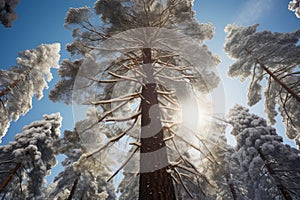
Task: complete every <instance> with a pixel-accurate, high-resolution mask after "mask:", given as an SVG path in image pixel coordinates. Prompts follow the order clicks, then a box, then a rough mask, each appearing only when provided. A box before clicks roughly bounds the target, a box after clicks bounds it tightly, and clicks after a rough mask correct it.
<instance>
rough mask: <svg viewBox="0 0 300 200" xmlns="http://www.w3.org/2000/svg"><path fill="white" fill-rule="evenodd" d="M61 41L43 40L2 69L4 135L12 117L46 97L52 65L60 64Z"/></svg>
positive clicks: (0, 107)
mask: <svg viewBox="0 0 300 200" xmlns="http://www.w3.org/2000/svg"><path fill="white" fill-rule="evenodd" d="M59 51H60V44H58V43H54V44H43V45H40V46H38V47H37V48H36V49H33V50H25V51H23V52H20V53H19V57H18V58H17V64H18V65H17V67H12V68H11V69H10V70H0V75H1V78H0V114H1V115H0V127H1V129H0V139H1V138H2V137H3V135H4V134H5V133H6V132H7V129H8V127H9V124H10V121H11V120H15V121H16V120H18V118H19V117H20V116H22V115H25V114H26V113H27V112H28V111H29V110H30V109H31V107H32V98H33V96H36V97H37V99H41V98H42V97H43V90H44V89H46V88H48V83H47V82H49V81H51V80H52V74H51V71H50V70H51V68H59V65H58V62H59V58H60V55H59Z"/></svg>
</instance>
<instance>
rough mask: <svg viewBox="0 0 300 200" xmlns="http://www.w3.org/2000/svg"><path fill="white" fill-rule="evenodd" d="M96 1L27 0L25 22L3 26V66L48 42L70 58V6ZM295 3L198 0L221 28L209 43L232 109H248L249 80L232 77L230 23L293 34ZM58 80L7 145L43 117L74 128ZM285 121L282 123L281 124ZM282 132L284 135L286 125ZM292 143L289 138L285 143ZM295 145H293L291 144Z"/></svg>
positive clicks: (201, 11) (14, 128) (200, 10)
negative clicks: (57, 95) (52, 97)
mask: <svg viewBox="0 0 300 200" xmlns="http://www.w3.org/2000/svg"><path fill="white" fill-rule="evenodd" d="M93 3H94V1H93V0H28V1H26V0H21V2H20V4H19V5H18V6H17V10H16V11H17V13H18V16H19V18H18V19H17V20H16V21H15V22H14V23H13V27H12V28H8V29H7V28H4V26H0V44H1V45H0V51H1V59H0V67H1V68H2V69H7V68H9V67H10V66H13V65H15V63H16V62H15V59H16V57H17V55H18V52H20V51H23V50H26V49H33V48H35V47H37V46H38V45H40V44H42V43H53V42H59V43H61V45H62V51H61V60H62V59H65V58H68V57H69V54H68V53H67V52H66V51H65V50H64V49H65V45H66V44H67V43H70V42H72V40H73V39H72V37H71V34H72V33H71V31H70V30H67V29H65V28H64V26H63V24H64V18H65V16H66V12H67V11H68V9H69V8H70V7H80V6H85V5H88V6H93ZM288 3H289V0H226V1H220V0H195V4H194V8H195V10H196V12H197V18H198V20H199V21H200V22H203V23H206V22H211V23H212V24H213V25H214V26H215V27H216V30H215V31H216V34H215V37H214V38H213V39H212V41H209V42H207V44H208V46H209V48H210V50H211V51H212V52H213V53H214V54H218V55H219V56H220V57H221V60H222V63H221V64H220V65H219V73H220V75H221V78H222V85H223V87H224V92H225V96H226V110H227V109H228V108H229V107H231V105H233V104H234V103H239V104H242V105H246V93H245V92H246V87H247V82H245V83H243V84H240V82H239V80H238V79H230V78H228V77H227V76H226V71H227V69H228V66H229V65H230V63H232V61H231V60H230V59H229V58H227V57H226V55H225V53H224V51H223V44H224V41H225V33H224V28H225V26H226V25H227V24H229V23H237V24H240V25H252V24H255V23H259V24H260V26H259V30H271V31H276V32H291V31H295V30H297V29H299V28H300V19H297V18H296V16H295V14H294V13H293V12H291V11H289V10H288V9H287V7H288ZM53 74H54V79H53V81H52V82H51V83H50V84H49V86H50V88H49V89H48V90H47V91H46V92H45V95H44V98H43V99H42V100H40V101H37V100H36V99H34V102H33V109H31V110H30V112H29V113H28V114H27V115H26V116H23V117H20V119H19V120H18V121H17V122H16V123H14V122H13V123H11V126H10V128H9V131H8V133H7V136H5V137H4V138H3V144H5V143H7V142H8V141H12V140H13V136H14V135H15V134H16V133H20V132H21V131H22V127H23V126H24V125H27V124H29V123H30V122H32V121H35V120H40V119H41V118H42V115H43V114H50V113H55V112H60V113H61V115H62V116H63V127H62V130H65V129H73V127H74V121H73V115H72V109H71V107H70V106H69V107H66V106H64V105H63V104H60V103H52V102H51V101H49V100H48V99H47V96H48V92H49V91H50V89H52V88H53V87H54V84H55V82H56V81H57V80H59V78H58V76H57V71H56V70H53ZM251 111H253V112H255V113H258V114H259V115H263V106H262V104H259V105H257V106H254V107H253V108H251ZM279 123H280V122H279ZM277 128H278V132H284V129H283V127H282V126H281V125H278V126H277ZM285 141H286V142H289V141H288V140H285ZM291 144H292V143H291Z"/></svg>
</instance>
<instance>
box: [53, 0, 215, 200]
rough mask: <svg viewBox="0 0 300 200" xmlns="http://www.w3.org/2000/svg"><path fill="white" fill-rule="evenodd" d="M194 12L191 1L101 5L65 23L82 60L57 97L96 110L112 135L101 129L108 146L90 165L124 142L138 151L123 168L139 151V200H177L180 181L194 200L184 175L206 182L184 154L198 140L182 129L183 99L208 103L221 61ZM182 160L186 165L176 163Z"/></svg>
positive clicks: (69, 68) (94, 153) (130, 0)
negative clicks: (207, 95)
mask: <svg viewBox="0 0 300 200" xmlns="http://www.w3.org/2000/svg"><path fill="white" fill-rule="evenodd" d="M192 5H193V1H191V0H184V1H182V0H168V1H159V0H158V1H141V0H113V1H107V0H98V1H97V2H96V3H95V5H94V10H92V9H91V8H88V7H82V8H71V9H70V11H69V12H68V14H67V17H66V19H65V20H66V23H65V26H66V27H67V28H70V29H72V30H73V36H74V37H75V41H74V42H73V43H72V44H69V45H68V46H67V50H68V51H69V52H70V53H71V54H72V55H73V56H76V59H77V60H75V61H73V62H72V61H71V60H65V61H64V62H63V67H62V68H61V70H60V74H61V75H62V77H63V80H62V81H61V82H59V84H58V85H57V87H56V89H55V90H53V91H52V92H51V94H50V98H51V99H53V100H54V101H57V100H63V101H64V102H66V103H70V101H71V100H72V101H73V103H74V104H84V105H85V106H87V107H95V108H96V109H97V110H98V113H99V114H98V115H97V117H96V119H97V121H96V122H95V124H100V126H106V127H108V128H109V129H110V131H104V132H101V130H98V131H97V130H96V131H97V133H98V134H103V135H105V137H106V138H105V139H107V143H106V144H104V145H102V146H101V145H100V146H99V147H97V148H94V149H93V150H90V153H89V154H88V155H87V158H88V159H91V158H92V157H99V156H100V155H103V152H104V151H105V149H107V148H109V147H111V146H112V145H114V144H115V143H120V142H122V141H124V140H125V141H126V140H127V141H129V142H128V143H129V144H131V145H132V146H133V147H134V149H133V151H129V152H128V153H129V154H128V155H127V158H126V159H124V158H123V161H122V163H123V164H122V165H121V168H123V167H124V166H126V164H127V163H128V162H129V160H130V159H131V158H132V157H133V156H134V155H135V154H136V153H137V152H139V155H140V156H139V158H138V159H139V165H138V166H139V173H138V175H139V184H138V185H139V190H138V191H139V199H143V200H146V199H176V194H175V193H176V192H175V188H174V181H175V180H178V184H180V185H181V187H183V189H185V191H186V192H187V193H188V194H189V197H190V198H191V197H192V196H193V194H192V193H193V192H188V190H187V188H186V187H185V186H184V182H185V179H188V178H187V177H192V176H186V177H183V176H184V173H183V171H185V172H186V173H187V174H189V173H191V174H193V176H194V177H195V181H196V182H197V180H198V181H199V179H202V178H203V176H202V174H201V173H200V172H198V170H197V168H196V167H194V166H193V164H192V163H191V162H188V159H187V158H188V157H186V158H184V157H183V156H182V155H179V154H180V152H181V151H182V149H184V148H187V146H189V145H190V144H189V142H188V141H186V140H184V142H182V137H180V135H183V134H191V131H188V130H187V129H180V124H179V123H178V119H179V118H180V117H179V116H180V111H181V107H180V106H181V103H182V102H180V100H182V97H183V94H182V91H185V92H187V94H190V95H191V94H195V95H198V97H199V98H201V95H202V96H203V97H204V96H205V95H204V94H205V93H207V92H209V91H211V90H212V89H213V88H215V87H216V86H217V84H218V82H219V78H218V77H217V76H216V74H215V73H214V72H213V70H212V69H213V68H212V67H213V66H215V65H217V64H218V63H219V59H218V58H217V57H216V56H214V55H212V54H211V53H210V52H209V50H208V48H207V47H206V46H205V45H203V44H202V41H204V40H206V39H210V38H212V36H213V27H212V25H211V24H200V23H198V22H197V20H196V19H195V13H194V11H192ZM94 13H95V14H96V15H100V17H101V23H99V22H98V24H97V22H96V20H94V19H95V18H94V17H93V16H94ZM184 34H185V35H184ZM199 57H200V58H201V59H199ZM80 64H81V65H80ZM79 65H80V67H78V66H79ZM75 74H76V76H75ZM71 83H74V85H72V84H71ZM71 92H72V94H70V93H71ZM71 97H72V99H71ZM79 107H80V106H79ZM178 110H179V112H178ZM176 112H177V114H174V113H176ZM178 113H179V114H178ZM80 115H82V114H80ZM89 128H90V126H88V127H87V128H86V129H82V132H80V133H79V135H81V134H82V135H87V134H86V132H87V130H88V129H89ZM118 130H119V131H118ZM89 138H90V137H89ZM105 139H104V140H105ZM101 142H102V141H101ZM101 142H99V144H101ZM180 143H184V145H178V146H181V147H180V148H179V150H177V147H175V145H176V144H180ZM176 146H177V145H176ZM126 148H127V149H131V147H129V146H127V147H126ZM181 148H182V149H181ZM167 149H170V150H167ZM175 153H176V154H177V158H178V156H179V160H172V158H173V157H172V155H173V154H175ZM180 160H181V161H180ZM172 163H173V164H172ZM119 170H121V169H119ZM119 170H117V172H118V171H119ZM137 172H138V171H135V173H137ZM192 179H193V178H190V180H192ZM196 179H197V180H196ZM175 182H176V181H175ZM120 191H122V190H120ZM198 193H199V192H194V194H196V195H197V194H198Z"/></svg>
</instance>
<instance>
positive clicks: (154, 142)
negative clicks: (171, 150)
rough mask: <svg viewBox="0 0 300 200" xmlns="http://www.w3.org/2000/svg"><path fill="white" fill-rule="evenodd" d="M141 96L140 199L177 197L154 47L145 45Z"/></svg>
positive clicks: (166, 199) (173, 198)
mask: <svg viewBox="0 0 300 200" xmlns="http://www.w3.org/2000/svg"><path fill="white" fill-rule="evenodd" d="M142 53H143V63H144V65H143V71H144V73H145V75H146V77H145V78H144V80H143V83H144V86H143V88H142V100H141V109H142V117H141V126H142V128H141V148H140V183H139V200H175V199H176V197H175V191H174V186H173V182H172V178H171V174H170V173H168V172H167V166H168V157H167V150H166V144H165V142H164V140H163V128H162V124H161V116H160V111H159V107H158V98H157V91H156V89H157V84H156V83H155V79H154V70H153V61H152V56H151V48H144V49H143V50H142Z"/></svg>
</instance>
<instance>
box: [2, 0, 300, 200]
mask: <svg viewBox="0 0 300 200" xmlns="http://www.w3.org/2000/svg"><path fill="white" fill-rule="evenodd" d="M257 1H259V0H257ZM22 3H23V4H26V3H29V2H28V1H24V2H22V1H21V2H20V1H19V0H0V22H1V24H2V27H1V30H0V32H1V31H7V32H8V33H9V31H10V30H12V28H14V27H15V26H18V25H19V23H17V22H18V20H20V19H19V16H20V15H19V14H18V12H17V10H18V9H17V8H18V6H20V4H22ZM198 3H199V4H198ZM196 4H197V5H201V1H198V0H195V1H194V0H94V2H93V3H92V6H87V5H85V6H82V7H69V8H68V11H67V13H65V18H64V19H63V20H64V24H61V26H64V29H66V30H68V32H69V33H70V34H71V35H72V42H71V43H67V44H66V45H63V44H62V43H60V42H59V41H60V39H59V34H58V35H56V36H55V37H57V41H58V42H53V43H41V44H39V45H38V46H36V47H35V48H28V49H23V50H22V51H20V52H16V54H15V55H14V56H15V58H16V63H11V65H10V66H2V63H1V62H0V64H1V68H0V143H1V144H0V198H1V199H2V200H115V199H119V200H135V199H136V200H189V199H196V200H300V150H299V148H300V56H299V55H300V45H299V44H300V43H299V39H300V26H298V29H297V30H294V31H292V32H276V31H271V30H263V29H262V28H261V27H260V25H259V24H258V23H253V24H251V25H247V26H244V25H240V24H238V23H232V24H227V25H226V26H225V27H224V34H225V38H224V41H225V42H224V44H223V46H219V47H218V48H219V49H222V51H224V53H225V54H226V56H227V58H228V59H230V60H231V61H232V62H231V64H230V65H229V66H227V68H226V69H225V70H226V74H225V76H228V77H231V78H234V81H235V84H242V83H241V82H247V83H248V86H245V88H244V90H245V94H243V93H239V92H236V93H235V96H233V97H231V98H232V99H239V98H245V99H247V102H246V104H247V105H240V104H238V102H239V101H236V102H233V105H231V107H230V108H229V109H226V108H225V101H228V100H227V99H226V98H227V97H228V96H227V97H226V91H223V88H222V87H223V86H222V85H225V84H226V82H225V81H223V78H222V77H223V76H224V74H222V73H223V71H221V70H219V65H220V64H221V63H222V62H223V61H222V59H221V57H220V56H219V55H218V54H217V53H215V52H214V51H212V50H211V48H210V43H209V41H211V40H213V39H214V36H215V33H216V30H215V27H214V24H212V23H210V22H205V23H202V22H199V19H198V18H197V17H196V6H195V5H196ZM224 4H225V3H224ZM299 4H300V0H291V1H286V7H285V8H283V9H284V10H287V11H288V12H289V13H291V14H292V17H293V18H300V5H299ZM20 9H21V7H20ZM44 9H47V8H44ZM197 12H198V8H197ZM199 12H200V14H201V10H200V11H199ZM297 20H298V24H299V23H300V19H297ZM286 23H289V22H286ZM299 25H300V24H299ZM49 26H50V25H49ZM45 27H46V26H45ZM33 35H34V34H33ZM32 37H34V36H32ZM63 49H65V51H66V52H68V55H67V56H66V54H65V53H62V52H63ZM4 57H5V55H4V54H3V56H2V60H4V59H5V58H4ZM57 77H58V78H57ZM239 80H240V82H239ZM221 90H222V92H223V93H225V95H224V94H223V93H222V92H221V94H219V93H218V92H216V91H221ZM43 99H47V100H49V102H51V103H47V105H46V107H47V106H49V109H50V110H51V109H52V110H55V112H53V113H46V112H45V113H44V114H43V115H38V117H37V119H38V120H32V121H31V122H30V123H28V124H27V125H25V126H24V127H22V128H21V129H20V130H21V131H20V132H14V130H15V129H14V128H13V127H16V126H17V124H18V123H20V121H21V120H22V119H26V118H27V117H28V116H29V115H30V111H31V110H33V109H34V107H35V106H37V104H39V101H40V100H41V101H42V100H43ZM52 104H53V105H54V107H56V108H58V109H61V113H60V112H56V110H57V109H53V107H52ZM218 105H220V107H222V108H221V110H222V109H223V110H222V111H224V113H221V112H219V109H217V108H216V107H218ZM257 105H262V109H261V112H260V113H259V114H258V113H254V112H253V111H252V108H253V107H255V106H257ZM70 107H71V108H72V111H71V112H70V113H68V115H65V114H64V113H66V112H65V111H66V110H70V109H69V108H70ZM45 109H46V108H45ZM261 113H264V115H261ZM70 116H73V119H74V126H73V127H72V128H70V129H65V128H64V123H65V120H66V119H68V118H71V117H70ZM27 119H29V117H28V118H27ZM280 126H282V127H284V128H278V127H280ZM7 137H9V138H12V139H7ZM286 141H290V143H289V144H288V143H287V142H286ZM51 176H53V178H50V177H51Z"/></svg>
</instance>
